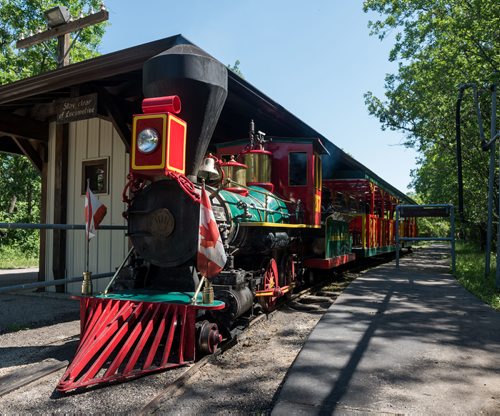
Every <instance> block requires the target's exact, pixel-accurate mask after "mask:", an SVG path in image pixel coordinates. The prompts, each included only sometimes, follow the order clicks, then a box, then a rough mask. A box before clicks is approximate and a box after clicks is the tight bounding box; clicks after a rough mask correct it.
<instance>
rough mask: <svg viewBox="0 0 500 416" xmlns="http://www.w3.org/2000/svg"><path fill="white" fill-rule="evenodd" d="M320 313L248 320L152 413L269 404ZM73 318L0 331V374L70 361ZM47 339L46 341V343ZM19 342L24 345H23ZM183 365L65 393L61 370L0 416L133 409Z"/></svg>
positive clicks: (22, 392) (6, 403)
mask: <svg viewBox="0 0 500 416" xmlns="http://www.w3.org/2000/svg"><path fill="white" fill-rule="evenodd" d="M320 317H321V313H318V311H312V312H311V311H309V312H308V311H296V310H293V309H289V308H283V309H281V310H279V311H277V312H275V313H274V314H273V315H271V316H269V318H268V319H263V320H261V321H260V322H258V323H257V324H255V325H254V326H252V327H251V328H250V329H249V330H248V332H247V333H245V335H244V338H240V341H239V343H238V344H236V345H235V346H234V347H233V348H231V349H230V350H228V351H226V352H225V353H224V354H222V355H220V356H218V357H217V358H216V359H215V361H214V362H213V363H209V364H206V365H205V366H204V367H203V368H202V369H201V370H200V371H199V372H198V373H196V374H195V376H193V377H192V378H191V380H190V381H189V382H188V383H187V385H186V386H184V387H183V388H182V389H181V390H179V391H178V392H177V393H176V394H175V395H174V397H172V398H169V399H167V400H165V401H163V402H162V403H161V408H160V409H159V411H158V412H157V413H159V414H163V413H172V414H180V415H193V414H207V413H209V412H210V413H217V414H235V413H237V414H238V413H239V414H248V413H261V412H265V411H267V410H270V409H271V403H272V399H273V396H274V394H275V392H276V390H277V389H278V387H279V385H280V383H281V382H282V380H283V378H284V376H285V374H286V371H287V369H288V367H289V366H290V364H291V363H292V362H293V360H294V359H295V357H296V355H297V353H298V352H299V350H300V348H301V347H302V344H303V343H304V341H305V340H306V338H307V336H308V334H309V333H310V331H311V330H312V328H313V327H314V326H315V325H316V323H317V321H318V320H319V318H320ZM78 330H79V323H78V321H72V322H67V323H61V324H57V325H52V326H47V327H44V328H38V329H33V330H25V331H18V332H15V333H9V334H4V335H0V351H1V357H2V360H1V362H0V378H1V376H4V375H6V374H9V373H11V372H12V371H14V370H15V369H19V368H22V367H26V366H29V365H33V364H34V363H37V362H40V361H41V360H44V359H47V358H55V359H58V360H64V359H71V357H72V355H73V353H74V350H75V348H76V346H77V340H78V339H77V337H73V335H75V334H77V333H78ZM48 343H51V345H47V344H48ZM19 345H24V346H23V347H20V346H19ZM184 371H185V369H184V368H181V369H177V370H171V371H167V372H164V373H160V374H157V375H154V376H148V377H144V378H142V379H138V380H135V381H132V382H129V383H122V384H118V385H114V386H108V387H106V388H101V389H94V390H90V391H87V392H84V393H81V394H73V395H67V396H62V395H60V394H59V393H57V392H55V391H54V388H55V386H56V384H57V382H58V381H59V379H60V377H61V376H62V374H63V373H64V370H60V371H58V372H55V373H53V374H51V375H48V376H46V377H44V378H42V379H40V380H39V381H37V382H34V383H32V384H29V385H28V386H25V387H23V388H21V389H18V390H16V391H14V392H11V393H9V394H7V395H5V396H3V397H1V398H0V414H6V415H10V414H83V413H85V414H117V413H118V414H120V413H121V414H136V413H137V412H138V411H139V410H140V409H142V408H143V407H144V406H145V405H146V404H147V403H149V402H150V401H151V400H152V399H153V398H154V397H155V396H156V395H158V394H159V393H160V392H161V391H162V390H163V389H164V388H165V387H166V386H167V385H169V384H170V383H171V382H172V380H174V379H175V378H176V377H178V376H179V375H180V374H181V373H182V372H184Z"/></svg>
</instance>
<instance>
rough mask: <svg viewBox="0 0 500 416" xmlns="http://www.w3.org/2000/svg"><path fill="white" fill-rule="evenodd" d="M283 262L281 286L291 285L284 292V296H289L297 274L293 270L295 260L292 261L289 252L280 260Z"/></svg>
mask: <svg viewBox="0 0 500 416" xmlns="http://www.w3.org/2000/svg"><path fill="white" fill-rule="evenodd" d="M282 264H283V282H282V284H281V286H287V285H288V286H292V287H290V290H289V291H288V292H287V293H286V295H285V296H286V297H287V298H290V297H291V296H292V289H293V286H294V285H295V278H296V277H297V274H296V272H295V262H294V261H293V256H292V255H291V254H288V255H286V256H285V257H284V258H283V261H282Z"/></svg>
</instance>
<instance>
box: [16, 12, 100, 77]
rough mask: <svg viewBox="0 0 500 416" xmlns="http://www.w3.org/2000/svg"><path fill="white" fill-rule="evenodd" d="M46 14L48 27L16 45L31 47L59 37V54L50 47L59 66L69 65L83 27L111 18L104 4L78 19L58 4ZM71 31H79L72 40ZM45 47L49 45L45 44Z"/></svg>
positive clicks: (21, 47)
mask: <svg viewBox="0 0 500 416" xmlns="http://www.w3.org/2000/svg"><path fill="white" fill-rule="evenodd" d="M44 15H45V20H46V21H47V26H48V29H47V30H44V31H42V32H39V33H36V34H34V35H30V36H28V37H27V38H21V39H19V40H18V41H17V43H16V47H17V48H18V49H24V48H29V47H30V46H33V45H37V44H39V43H43V42H45V41H47V40H50V39H52V38H57V55H54V54H53V52H52V51H50V49H49V52H50V54H51V55H52V57H53V58H54V59H55V60H56V62H57V67H58V68H62V67H63V66H66V65H69V51H70V50H71V48H72V47H73V45H74V44H75V42H76V40H77V39H78V37H79V36H80V33H81V31H82V29H84V28H86V27H88V26H92V25H95V24H98V23H101V22H104V21H106V20H108V19H109V13H108V11H107V10H106V7H105V6H104V4H101V8H100V10H99V11H98V12H96V13H94V12H93V11H91V12H90V14H89V15H87V16H83V13H82V14H80V17H79V18H78V19H77V20H73V19H72V17H71V14H70V13H69V11H68V9H67V8H66V7H64V6H56V7H53V8H52V9H49V10H46V11H45V12H44ZM71 32H77V33H76V35H75V37H74V38H73V41H72V42H70V36H69V34H70V33H71ZM44 45H45V44H44ZM45 47H47V46H46V45H45ZM47 48H48V47H47Z"/></svg>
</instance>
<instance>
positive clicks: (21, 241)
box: [0, 154, 41, 256]
mask: <svg viewBox="0 0 500 416" xmlns="http://www.w3.org/2000/svg"><path fill="white" fill-rule="evenodd" d="M0 189H1V190H2V192H0V222H17V223H38V222H40V196H41V195H40V193H41V184H40V177H39V173H38V171H37V170H36V169H35V168H34V167H33V166H32V165H31V162H30V161H29V160H28V159H27V158H25V157H23V156H17V155H3V154H0ZM4 246H9V247H13V248H17V249H18V251H20V252H24V253H26V256H30V255H31V254H34V253H36V252H37V250H38V239H37V235H36V234H34V233H33V232H31V231H29V230H8V231H7V232H5V233H4V234H3V235H2V238H1V239H0V249H1V248H2V247H4Z"/></svg>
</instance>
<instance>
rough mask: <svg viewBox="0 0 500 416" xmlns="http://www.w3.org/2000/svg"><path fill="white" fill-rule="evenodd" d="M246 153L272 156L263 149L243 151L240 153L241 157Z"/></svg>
mask: <svg viewBox="0 0 500 416" xmlns="http://www.w3.org/2000/svg"><path fill="white" fill-rule="evenodd" d="M246 153H262V154H265V155H272V154H273V153H272V152H270V151H269V150H264V149H252V150H245V151H243V152H241V154H242V155H244V154H246Z"/></svg>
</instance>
